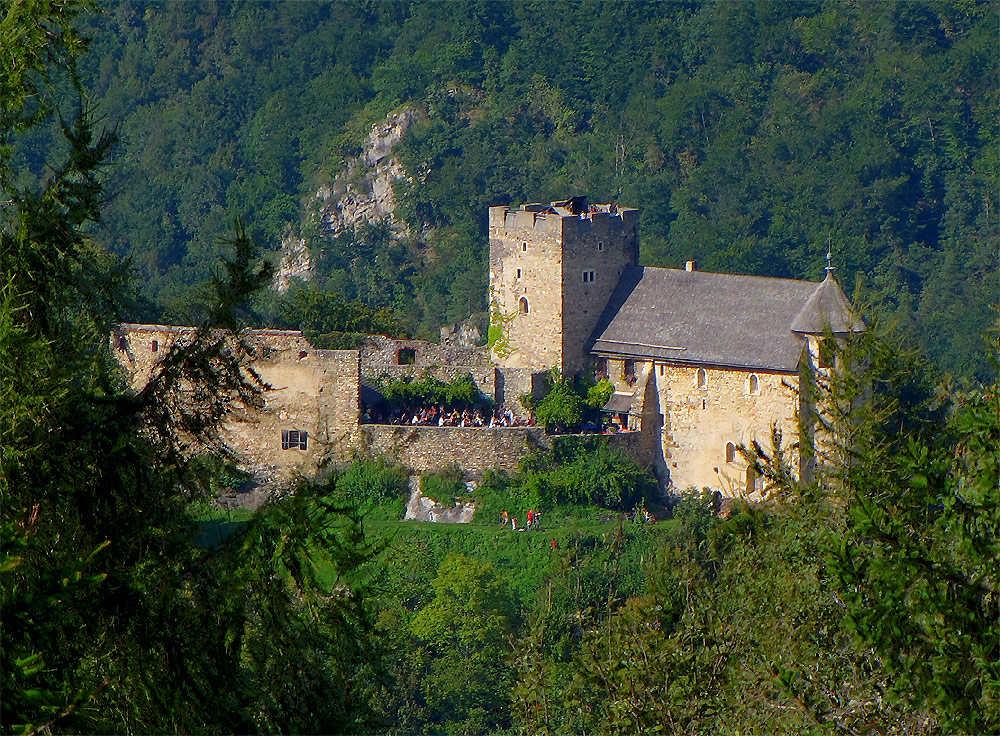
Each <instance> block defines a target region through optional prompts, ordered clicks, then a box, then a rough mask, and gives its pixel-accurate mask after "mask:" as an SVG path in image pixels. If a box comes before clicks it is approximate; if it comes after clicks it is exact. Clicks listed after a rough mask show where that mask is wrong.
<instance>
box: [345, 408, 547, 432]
mask: <svg viewBox="0 0 1000 736" xmlns="http://www.w3.org/2000/svg"><path fill="white" fill-rule="evenodd" d="M362 421H364V422H366V423H373V424H409V425H412V426H416V427H524V426H530V425H531V424H533V423H534V422H533V421H532V420H531V419H525V418H524V417H521V416H518V415H517V414H515V413H514V412H512V411H511V410H510V409H507V408H506V407H504V406H503V405H501V406H498V407H497V408H496V410H495V411H493V412H490V411H489V409H487V408H484V407H478V406H477V407H475V408H469V407H466V408H464V409H457V408H455V409H450V410H449V409H448V408H447V407H445V406H443V405H437V406H435V405H431V406H410V405H404V406H394V407H384V406H383V405H376V406H369V407H365V410H364V413H363V415H362Z"/></svg>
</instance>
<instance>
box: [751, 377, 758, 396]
mask: <svg viewBox="0 0 1000 736" xmlns="http://www.w3.org/2000/svg"><path fill="white" fill-rule="evenodd" d="M750 393H751V394H752V395H754V396H756V395H757V394H759V393H760V379H759V378H757V374H756V373H751V374H750Z"/></svg>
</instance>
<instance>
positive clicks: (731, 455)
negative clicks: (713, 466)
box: [726, 442, 736, 463]
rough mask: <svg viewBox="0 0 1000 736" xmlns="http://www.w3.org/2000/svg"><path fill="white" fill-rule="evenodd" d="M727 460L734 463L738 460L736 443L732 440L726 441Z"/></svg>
mask: <svg viewBox="0 0 1000 736" xmlns="http://www.w3.org/2000/svg"><path fill="white" fill-rule="evenodd" d="M726 462H727V463H734V462H736V445H734V444H733V443H732V442H727V443H726Z"/></svg>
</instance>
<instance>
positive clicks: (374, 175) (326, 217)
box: [316, 109, 418, 235]
mask: <svg viewBox="0 0 1000 736" xmlns="http://www.w3.org/2000/svg"><path fill="white" fill-rule="evenodd" d="M417 116H418V114H417V111H416V110H412V109H405V110H403V111H402V112H398V113H394V114H392V115H390V116H389V117H388V118H386V120H385V122H384V123H381V124H378V125H373V126H372V130H371V133H369V134H368V141H367V143H366V144H365V147H364V151H363V152H362V154H361V156H359V157H358V158H356V159H353V160H351V161H350V162H348V165H347V170H346V171H345V172H343V173H341V174H339V175H338V176H337V177H336V178H335V179H334V181H333V185H332V186H323V187H320V188H319V190H318V191H317V192H316V199H317V200H318V201H319V202H320V203H321V204H320V220H321V223H322V230H323V233H324V234H326V235H339V234H340V233H342V232H344V231H345V230H351V229H353V228H356V227H357V226H358V225H361V224H362V223H365V222H369V223H375V222H380V221H381V220H384V219H387V218H388V220H389V222H390V224H391V225H392V227H393V229H395V230H397V231H400V232H402V231H403V230H404V229H405V228H404V226H403V225H402V224H401V223H399V222H398V221H397V220H396V219H395V212H396V199H395V196H394V195H393V191H392V184H393V182H394V181H396V180H397V179H405V178H408V177H407V174H406V171H405V170H404V169H403V165H402V164H401V163H399V161H397V160H396V159H395V158H393V156H392V155H391V153H392V148H393V146H395V145H396V144H397V143H399V141H400V139H401V138H402V137H403V134H404V133H406V131H407V130H408V129H409V127H410V126H411V125H412V124H413V123H414V122H415V121H416V119H417Z"/></svg>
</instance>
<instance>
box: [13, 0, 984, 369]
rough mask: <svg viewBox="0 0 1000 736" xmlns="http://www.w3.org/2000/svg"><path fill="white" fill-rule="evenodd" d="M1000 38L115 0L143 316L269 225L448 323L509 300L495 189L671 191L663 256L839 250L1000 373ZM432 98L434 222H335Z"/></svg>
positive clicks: (91, 57) (118, 239)
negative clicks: (364, 154) (995, 357)
mask: <svg viewBox="0 0 1000 736" xmlns="http://www.w3.org/2000/svg"><path fill="white" fill-rule="evenodd" d="M997 28H998V6H997V5H996V4H995V3H987V2H981V3H977V2H969V1H966V0H955V1H954V2H878V3H844V2H839V0H832V1H830V2H795V3H791V2H769V1H767V2H751V1H749V0H747V1H746V2H705V3H684V2H676V3H646V2H607V3H606V2H581V3H557V2H548V1H546V2H501V1H500V0H489V1H487V2H412V3H409V2H381V1H380V2H334V3H313V2H285V3H267V2H235V3H210V2H199V3H176V2H167V3H154V2H133V1H131V0H124V1H122V2H113V1H112V0H108V2H107V3H106V5H105V12H103V13H102V14H99V15H95V16H93V17H92V18H90V19H89V20H88V22H87V28H86V29H85V31H86V32H87V33H88V34H89V35H91V36H92V37H93V39H94V40H93V43H92V45H91V49H90V52H89V53H88V55H87V56H86V57H85V58H84V59H83V60H82V61H81V64H82V70H83V72H84V77H85V81H86V86H87V88H88V89H89V90H90V93H91V96H92V99H93V101H94V103H95V105H96V109H97V110H98V111H99V113H100V114H101V115H102V116H103V117H104V119H106V120H107V121H110V122H112V123H115V124H117V125H118V131H119V134H120V136H121V146H120V148H119V152H118V154H117V157H116V160H115V162H114V163H115V165H114V167H113V168H112V170H111V179H112V181H111V186H110V188H109V192H108V194H109V201H108V204H107V207H106V208H105V214H104V223H103V227H102V229H101V231H100V233H99V238H100V239H101V240H102V241H104V242H105V244H106V245H108V246H109V247H110V248H111V249H112V250H113V251H115V252H117V253H120V254H125V255H129V256H131V258H132V259H133V264H134V266H135V268H136V269H138V271H139V272H140V273H141V275H142V277H143V279H144V281H145V284H146V290H145V292H144V296H145V297H146V299H148V300H149V303H147V304H146V306H145V307H144V308H141V309H140V308H137V309H136V314H135V316H136V317H137V318H138V317H142V318H147V319H170V320H177V319H181V318H182V316H183V314H184V303H185V299H186V298H187V297H186V296H185V295H186V294H188V293H189V292H188V287H189V286H190V285H191V284H193V283H197V282H200V281H203V280H204V279H205V278H206V276H207V274H208V271H209V268H210V264H212V263H213V262H214V260H215V259H216V257H217V255H218V253H219V247H220V246H219V239H220V236H222V235H223V234H224V233H225V232H226V231H227V229H228V228H229V227H230V225H231V222H232V219H233V218H234V217H237V216H240V215H246V217H247V218H248V221H249V223H250V225H251V227H252V228H254V229H255V230H256V231H257V232H258V233H259V234H260V235H262V236H263V238H264V240H265V242H267V243H269V244H270V247H272V248H274V249H277V247H278V242H279V238H280V236H281V234H282V233H283V232H284V231H285V228H286V227H287V226H289V225H291V226H292V227H293V228H294V229H295V230H296V231H301V232H302V233H303V234H304V235H306V236H307V239H308V242H309V247H310V248H311V250H312V251H313V253H314V254H315V255H317V256H320V257H319V258H318V259H317V263H318V264H319V265H318V270H319V273H318V283H317V285H318V287H319V288H320V290H321V291H323V290H327V291H332V292H336V293H338V294H339V295H340V296H341V297H343V298H345V299H348V300H350V299H355V298H361V299H362V300H365V301H367V302H368V304H369V306H371V307H376V308H378V307H391V308H392V309H393V311H394V312H395V314H396V316H397V318H398V319H400V320H402V322H403V323H404V324H405V325H406V326H407V327H408V328H409V330H410V331H411V332H415V333H418V334H425V335H433V334H436V328H437V327H438V326H439V325H441V324H444V323H453V322H458V321H461V320H463V319H465V318H466V317H468V316H469V315H472V314H476V313H481V312H483V311H484V310H485V308H486V304H485V290H486V251H487V244H486V208H487V207H488V206H489V205H493V204H502V203H507V202H514V203H518V202H523V201H540V200H547V199H556V198H563V197H567V196H570V195H576V194H588V195H590V196H591V198H592V199H595V200H610V199H614V200H618V201H621V202H622V203H624V204H627V205H630V206H637V207H639V208H641V210H642V225H641V237H642V259H643V261H644V262H645V263H647V264H652V265H665V266H678V265H680V264H681V263H682V262H683V261H684V260H686V259H689V258H694V259H696V260H698V262H699V265H700V267H702V268H705V269H710V270H720V271H729V272H738V273H751V274H762V275H771V276H788V277H797V278H818V277H819V276H820V275H821V274H822V267H823V265H824V254H825V253H826V250H827V244H828V243H830V244H831V245H832V248H833V254H834V260H835V264H836V265H837V267H838V271H837V275H838V277H839V279H840V281H841V283H842V284H843V285H844V286H845V288H846V289H847V290H848V291H849V292H850V291H851V290H852V289H853V288H854V286H855V284H856V278H857V277H862V276H863V277H864V283H865V284H866V285H867V287H868V288H869V289H870V293H869V296H870V298H871V299H872V300H874V301H875V302H877V303H878V310H880V311H882V312H885V313H888V314H891V315H894V316H897V317H898V318H899V320H900V322H901V324H902V325H903V327H904V329H906V330H909V331H910V332H912V334H913V335H915V336H916V338H917V339H918V340H919V342H920V343H921V344H922V346H923V348H924V349H925V351H926V352H927V354H928V355H930V356H931V357H932V358H933V359H934V360H935V361H936V362H937V363H938V364H939V365H941V366H943V367H945V368H947V369H950V370H951V371H953V372H955V373H957V374H958V375H962V376H967V377H972V378H978V379H984V378H986V377H987V376H988V375H989V374H990V373H991V369H990V368H989V366H988V364H987V362H986V361H985V359H984V357H983V356H984V350H983V343H982V340H981V336H982V334H983V332H984V331H985V329H986V328H987V326H988V325H989V324H990V322H991V320H992V319H993V317H994V314H993V313H992V312H991V310H990V307H989V305H990V304H991V303H993V304H995V303H997V302H998V301H1000V274H998V259H1000V254H998V250H997V241H998V235H1000V227H998V222H1000V215H998V213H997V206H998V197H997V187H998V181H1000V178H998V175H1000V161H998V156H1000V154H998V151H1000V135H998V128H997V115H998V111H1000V85H998V61H997V58H998V54H997V51H998V48H997V46H998V44H997ZM403 105H409V106H413V107H415V108H416V109H418V110H419V111H420V112H421V114H422V118H421V121H420V122H418V123H417V124H416V125H414V126H413V127H412V128H411V129H410V130H409V132H408V133H407V135H406V137H405V138H404V140H403V142H402V143H401V144H400V146H399V148H398V149H397V153H398V155H399V156H400V158H401V160H402V161H403V163H404V164H405V166H406V169H407V171H408V173H409V175H410V176H411V178H412V181H411V182H410V183H407V182H400V184H399V186H398V189H399V191H398V195H399V198H400V208H399V211H398V213H397V214H398V216H399V217H400V218H401V219H403V220H405V221H406V222H407V223H408V224H409V225H410V232H411V233H413V235H410V236H407V237H405V238H403V239H402V240H399V239H398V238H397V237H395V236H393V234H392V233H391V231H388V230H386V229H384V228H378V227H376V228H363V229H362V231H361V232H358V233H356V234H353V235H349V236H341V237H340V238H337V239H334V238H325V237H324V236H322V235H321V234H320V233H319V231H318V230H317V229H316V228H315V227H314V226H313V224H311V221H310V218H309V216H308V211H309V206H310V204H309V203H310V197H311V196H312V195H313V194H314V193H315V192H316V190H317V188H318V187H319V186H320V185H322V184H324V183H328V182H329V181H331V180H332V178H333V177H334V176H335V175H336V174H338V173H340V172H341V171H342V169H343V166H344V161H345V160H346V159H347V158H349V157H350V156H352V155H354V154H356V153H357V152H358V150H359V145H360V143H361V142H362V140H363V139H364V137H365V136H366V135H367V132H368V130H369V128H370V125H371V124H372V123H374V122H380V121H381V120H383V119H384V117H385V115H386V114H387V113H388V112H390V111H392V110H394V109H398V108H399V107H400V106H403ZM41 137H42V135H41V134H38V135H36V136H35V139H34V140H35V143H38V140H39V139H40V138H41ZM38 150H39V146H38V145H35V146H34V147H32V146H26V147H25V148H23V149H22V150H21V154H22V157H23V160H28V159H31V160H33V162H34V164H35V166H36V168H37V167H38V166H39V165H40V161H41V160H43V159H42V157H40V156H37V157H36V156H35V155H34V154H35V153H36V152H37V151H38ZM370 284H380V285H391V287H392V288H376V289H372V288H369V287H368V286H366V285H370ZM259 309H260V315H259V320H261V321H272V322H274V321H275V320H277V321H280V319H279V318H278V316H277V315H278V309H277V307H276V305H275V304H274V303H273V300H272V302H271V303H266V304H265V303H262V304H261V305H260V306H259ZM286 314H287V310H286Z"/></svg>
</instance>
